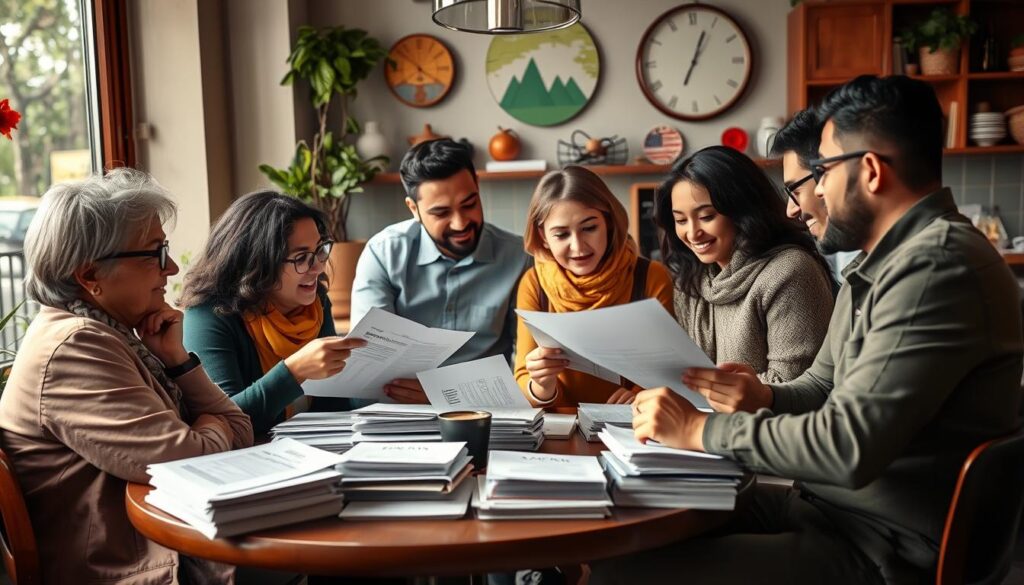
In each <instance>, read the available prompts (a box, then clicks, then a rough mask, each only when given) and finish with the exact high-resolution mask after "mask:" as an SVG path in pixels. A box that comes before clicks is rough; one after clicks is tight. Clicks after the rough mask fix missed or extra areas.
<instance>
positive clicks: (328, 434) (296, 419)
mask: <svg viewBox="0 0 1024 585" xmlns="http://www.w3.org/2000/svg"><path fill="white" fill-rule="evenodd" d="M354 419H355V415H353V414H352V413H351V412H300V413H299V414H297V415H295V416H293V417H292V418H290V419H288V420H286V421H284V422H283V423H280V424H278V425H277V426H275V427H274V428H272V429H270V435H271V436H272V437H273V440H275V441H279V440H281V439H285V438H288V439H295V440H296V441H299V442H300V443H305V444H306V445H309V446H310V447H316V448H318V449H323V450H324V451H330V452H332V453H344V452H345V451H348V450H349V449H351V448H352V432H353V431H352V424H353V423H354V422H355V421H354Z"/></svg>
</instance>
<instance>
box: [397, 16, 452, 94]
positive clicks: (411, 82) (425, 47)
mask: <svg viewBox="0 0 1024 585" xmlns="http://www.w3.org/2000/svg"><path fill="white" fill-rule="evenodd" d="M388 59H389V61H387V62H385V63H384V77H385V80H386V81H387V84H388V88H390V89H391V93H393V94H395V97H397V98H398V99H399V100H400V101H402V102H404V103H406V104H408V105H410V106H413V107H416V108H425V107H428V106H432V105H434V104H436V103H438V102H440V101H441V100H443V99H444V97H445V96H446V95H448V92H449V91H450V90H451V88H452V81H454V79H455V59H453V58H452V52H451V51H450V50H449V49H448V47H446V46H445V44H444V43H442V42H441V39H439V38H437V37H434V36H431V35H422V34H417V35H409V36H407V37H403V38H401V39H399V40H398V42H396V43H395V44H394V45H393V46H392V47H391V50H390V51H389V52H388Z"/></svg>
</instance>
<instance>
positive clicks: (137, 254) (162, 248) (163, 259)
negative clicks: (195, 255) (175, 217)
mask: <svg viewBox="0 0 1024 585" xmlns="http://www.w3.org/2000/svg"><path fill="white" fill-rule="evenodd" d="M169 248H170V244H169V243H168V242H167V240H164V241H163V243H162V244H159V245H157V247H156V249H155V250H131V251H128V252H116V253H114V254H108V255H106V256H104V257H102V258H99V259H98V260H97V261H99V260H116V259H118V258H158V259H159V260H160V270H166V269H167V251H168V249H169Z"/></svg>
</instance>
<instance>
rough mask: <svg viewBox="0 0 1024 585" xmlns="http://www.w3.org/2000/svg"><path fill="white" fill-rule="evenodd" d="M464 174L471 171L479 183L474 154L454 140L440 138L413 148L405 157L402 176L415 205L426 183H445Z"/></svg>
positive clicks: (400, 174)
mask: <svg viewBox="0 0 1024 585" xmlns="http://www.w3.org/2000/svg"><path fill="white" fill-rule="evenodd" d="M461 170H467V171H469V174H471V175H473V180H474V181H476V180H477V177H476V167H475V166H473V153H471V152H470V151H469V148H467V147H466V146H465V145H462V144H459V143H458V142H455V141H454V140H452V139H451V138H437V139H435V140H428V141H426V142H421V143H419V144H417V145H416V146H414V147H412V148H410V149H409V152H407V153H405V156H403V157H402V164H401V165H400V166H399V168H398V176H399V177H400V178H401V179H402V186H403V187H405V193H406V195H408V196H409V198H411V199H412V200H413V201H419V199H420V194H419V189H420V185H421V184H422V183H425V182H427V181H440V180H444V179H447V178H448V177H451V176H453V175H454V174H455V173H457V172H459V171H461Z"/></svg>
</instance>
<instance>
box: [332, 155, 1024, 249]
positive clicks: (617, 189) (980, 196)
mask: <svg viewBox="0 0 1024 585" xmlns="http://www.w3.org/2000/svg"><path fill="white" fill-rule="evenodd" d="M944 164H945V166H944V168H943V180H944V182H945V184H946V185H948V186H949V187H951V188H952V190H953V194H954V195H955V196H956V201H957V203H958V204H960V205H963V204H969V203H979V204H982V205H987V206H997V207H998V209H999V216H1000V217H1001V218H1002V220H1003V224H1004V225H1005V227H1006V231H1007V233H1008V235H1009V237H1011V238H1013V237H1015V236H1020V235H1024V154H1002V155H958V156H947V157H946V158H945V163H944ZM771 174H772V176H773V177H774V178H775V179H776V180H781V175H780V173H779V171H778V170H773V171H772V172H771ZM660 178H661V177H657V176H636V177H606V179H605V180H606V182H607V183H608V186H609V187H610V188H611V189H612V192H613V193H615V194H616V195H618V197H619V200H620V201H622V204H623V205H625V206H626V208H627V209H628V208H629V188H630V185H632V184H633V183H637V182H657V181H658V180H660ZM535 185H536V181H535V180H530V181H488V182H484V183H482V184H481V196H482V198H483V202H484V211H485V214H486V219H487V221H489V222H491V223H493V224H495V225H497V226H499V227H501V228H504V229H506V230H510V231H512V232H514V233H517V234H521V233H523V229H524V227H525V220H526V208H527V206H528V205H529V203H530V196H531V195H532V194H533V188H534V186H535ZM403 198H404V194H403V191H402V187H401V185H380V186H371V187H368V188H367V192H366V193H364V194H360V195H356V196H355V199H354V200H353V204H352V210H351V213H350V215H349V232H350V234H349V237H350V238H352V239H360V238H363V239H365V238H368V237H370V236H371V235H373V234H374V233H376V232H377V231H378V230H380V229H381V228H383V227H384V226H386V225H388V224H391V223H394V222H396V221H401V220H403V219H406V218H408V217H409V211H408V210H407V209H406V207H405V204H404V203H403V202H402V200H403Z"/></svg>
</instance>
